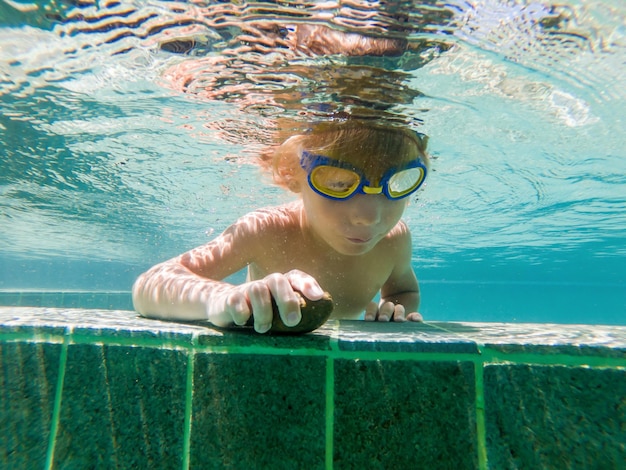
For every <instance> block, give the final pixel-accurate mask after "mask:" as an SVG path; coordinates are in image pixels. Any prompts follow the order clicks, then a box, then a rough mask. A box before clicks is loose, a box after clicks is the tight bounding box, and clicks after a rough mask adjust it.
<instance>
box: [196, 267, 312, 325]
mask: <svg viewBox="0 0 626 470" xmlns="http://www.w3.org/2000/svg"><path fill="white" fill-rule="evenodd" d="M295 291H299V292H302V294H303V295H304V296H305V297H307V298H309V299H311V300H319V299H321V298H322V297H323V295H324V291H323V290H322V288H321V287H320V285H319V284H318V283H317V281H316V280H315V279H314V278H313V277H311V276H309V275H308V274H306V273H304V272H302V271H298V270H293V271H289V272H288V273H286V274H280V273H274V274H270V275H268V276H266V277H265V278H263V279H261V280H258V281H251V282H246V283H245V284H242V285H239V286H233V287H232V288H230V289H228V290H227V291H224V292H223V296H224V297H223V301H222V300H221V299H220V301H218V302H213V301H212V302H211V305H209V306H208V307H207V312H208V316H209V321H210V322H211V323H213V324H214V325H217V326H228V325H229V324H232V323H235V324H236V325H245V324H246V322H247V321H248V319H249V318H250V316H251V315H252V316H253V317H254V329H255V330H256V331H257V332H258V333H266V332H267V331H269V329H270V328H271V327H272V318H273V311H272V298H273V299H274V301H275V302H276V305H277V306H278V311H279V314H280V317H281V319H282V321H283V323H284V324H285V325H286V326H295V325H297V324H298V323H300V320H301V319H302V314H301V312H300V300H299V297H298V295H297V294H296V292H295ZM222 302H223V303H222ZM220 304H221V305H222V308H219V306H220Z"/></svg>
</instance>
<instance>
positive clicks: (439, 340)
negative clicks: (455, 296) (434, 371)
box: [338, 320, 478, 354]
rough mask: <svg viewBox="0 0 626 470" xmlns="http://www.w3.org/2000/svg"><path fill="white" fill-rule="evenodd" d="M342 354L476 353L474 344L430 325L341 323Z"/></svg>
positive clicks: (340, 340)
mask: <svg viewBox="0 0 626 470" xmlns="http://www.w3.org/2000/svg"><path fill="white" fill-rule="evenodd" d="M338 343H339V349H341V350H342V351H379V352H416V353H424V352H430V353H435V352H437V353H438V352H441V353H457V354H461V353H470V354H471V353H477V352H478V347H477V345H476V343H475V342H474V341H472V340H469V339H467V338H465V337H463V336H462V335H457V334H455V333H453V332H449V331H446V330H444V329H442V328H438V327H435V326H432V325H431V324H429V323H414V322H406V323H395V322H366V321H356V320H354V321H345V320H342V321H341V328H340V330H339V342H338Z"/></svg>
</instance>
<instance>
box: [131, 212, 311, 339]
mask: <svg viewBox="0 0 626 470" xmlns="http://www.w3.org/2000/svg"><path fill="white" fill-rule="evenodd" d="M272 220H273V215H272V214H271V213H269V212H267V211H264V212H260V211H258V212H254V213H251V214H248V215H247V216H244V217H242V218H241V219H239V220H238V221H237V222H235V223H234V224H233V225H231V226H230V227H229V228H227V229H226V230H225V231H224V232H223V233H222V234H221V235H219V236H218V237H217V238H216V239H215V240H213V241H211V242H209V243H207V244H206V245H203V246H201V247H198V248H195V249H193V250H191V251H188V252H187V253H184V254H183V255H181V256H178V257H176V258H173V259H171V260H169V261H166V262H164V263H161V264H158V265H156V266H154V267H153V268H151V269H149V270H148V271H147V272H145V273H144V274H142V275H141V276H139V278H138V279H137V281H136V282H135V284H134V285H133V303H134V306H135V309H136V310H137V311H138V312H139V313H140V314H141V315H143V316H147V317H153V318H162V319H176V320H208V321H210V322H211V323H213V324H214V325H216V326H223V327H225V326H230V325H232V324H233V323H236V324H238V325H243V324H245V323H246V321H247V320H248V319H249V318H250V316H251V315H254V327H255V329H256V330H257V331H258V332H259V333H264V332H266V331H268V330H269V329H270V328H271V325H272V318H273V311H272V298H273V299H274V300H275V301H276V304H277V305H278V310H279V312H280V315H281V318H282V320H283V322H284V323H285V325H287V326H295V325H297V324H298V323H299V322H300V319H301V312H300V302H299V297H298V296H297V295H296V293H295V290H298V291H300V292H302V293H303V294H305V296H307V297H308V298H310V299H311V300H317V299H319V298H321V297H322V295H323V291H322V289H321V288H320V287H319V285H318V284H317V281H315V279H313V278H311V277H310V276H308V275H306V274H305V273H302V272H300V271H295V270H294V271H290V272H288V273H284V274H283V273H274V274H270V275H268V276H267V277H265V278H264V279H261V280H256V281H251V282H246V283H244V284H242V285H238V286H235V285H232V284H228V283H226V282H223V281H221V280H222V279H224V278H225V277H227V276H229V275H230V274H233V273H235V272H237V271H239V270H240V269H242V268H244V267H245V266H246V265H248V264H249V263H252V262H254V261H255V260H256V259H257V256H258V252H257V250H260V249H263V248H264V247H265V246H266V244H267V243H272V240H271V236H266V234H267V233H268V230H267V228H268V227H269V226H271V224H272V223H273V222H272ZM269 232H271V231H269ZM264 236H265V239H264Z"/></svg>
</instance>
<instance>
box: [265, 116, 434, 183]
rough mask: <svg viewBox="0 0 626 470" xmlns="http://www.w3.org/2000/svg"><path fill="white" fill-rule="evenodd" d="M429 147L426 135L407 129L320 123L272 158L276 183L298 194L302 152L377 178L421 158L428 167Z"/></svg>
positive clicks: (287, 144)
mask: <svg viewBox="0 0 626 470" xmlns="http://www.w3.org/2000/svg"><path fill="white" fill-rule="evenodd" d="M427 144H428V137H427V136H425V135H421V134H418V133H417V132H415V131H413V130H410V129H408V128H401V127H395V126H382V125H375V124H371V123H356V122H348V123H344V124H336V123H326V124H320V125H317V126H316V127H315V128H314V129H312V130H311V131H310V132H307V133H305V134H298V135H294V136H292V137H290V138H288V139H287V140H285V142H283V143H282V144H281V145H280V146H279V147H278V148H277V149H276V151H275V152H274V154H273V155H272V157H271V165H272V169H273V177H274V182H275V183H276V184H277V185H279V186H282V187H284V188H287V189H289V190H291V191H294V192H299V183H298V181H299V177H300V176H301V175H302V173H304V170H303V169H302V167H301V166H300V157H301V155H302V152H303V151H307V152H310V153H313V154H320V155H324V156H326V157H330V158H333V159H335V160H339V161H343V162H349V163H352V164H354V165H355V166H357V167H359V168H361V169H362V170H363V171H365V172H366V174H368V177H371V176H369V175H373V177H374V179H376V178H380V176H381V175H382V174H383V173H384V172H385V170H387V169H388V168H390V167H394V166H398V165H401V164H403V163H406V162H409V161H411V160H415V159H416V158H418V157H421V158H422V160H423V162H424V164H425V165H426V166H427V167H428V166H429V158H428V154H427V153H426V147H427Z"/></svg>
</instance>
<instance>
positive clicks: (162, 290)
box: [133, 261, 223, 320]
mask: <svg viewBox="0 0 626 470" xmlns="http://www.w3.org/2000/svg"><path fill="white" fill-rule="evenodd" d="M221 287H223V283H221V282H217V281H212V280H210V279H205V278H202V277H200V276H198V275H197V274H194V273H193V272H191V271H189V270H188V269H187V268H185V267H184V266H182V265H180V264H178V263H174V262H171V261H170V262H165V263H162V264H159V265H156V266H154V267H153V268H151V269H149V270H148V271H146V272H145V273H143V274H142V275H141V276H139V277H138V278H137V280H136V281H135V284H134V285H133V304H134V306H135V310H137V312H139V314H140V315H142V316H145V317H152V318H162V319H176V320H208V314H207V305H208V302H209V297H210V296H211V294H214V293H215V291H216V290H220V288H221Z"/></svg>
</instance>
